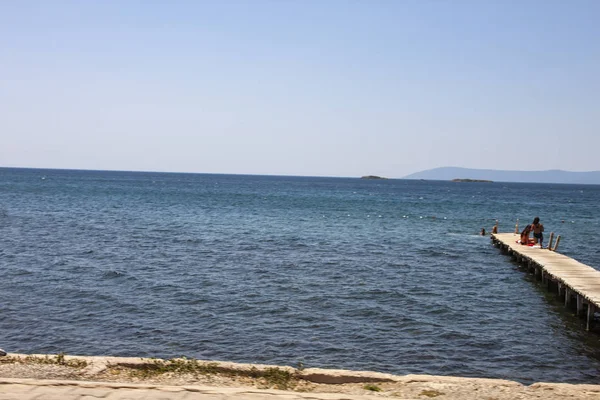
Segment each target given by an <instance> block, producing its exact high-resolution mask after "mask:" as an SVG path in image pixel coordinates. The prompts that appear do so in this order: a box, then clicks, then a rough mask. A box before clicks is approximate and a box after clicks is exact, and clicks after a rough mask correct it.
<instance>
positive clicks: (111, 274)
mask: <svg viewBox="0 0 600 400" xmlns="http://www.w3.org/2000/svg"><path fill="white" fill-rule="evenodd" d="M125 275H126V274H125V272H121V271H116V270H111V271H105V272H104V273H103V274H102V277H103V278H105V279H114V278H120V277H122V276H125Z"/></svg>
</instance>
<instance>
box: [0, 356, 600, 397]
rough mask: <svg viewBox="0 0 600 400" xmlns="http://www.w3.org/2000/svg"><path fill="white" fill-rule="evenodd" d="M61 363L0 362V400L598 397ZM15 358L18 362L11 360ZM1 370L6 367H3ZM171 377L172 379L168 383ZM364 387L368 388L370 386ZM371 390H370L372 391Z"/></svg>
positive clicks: (127, 361) (540, 387)
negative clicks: (251, 378)
mask: <svg viewBox="0 0 600 400" xmlns="http://www.w3.org/2000/svg"><path fill="white" fill-rule="evenodd" d="M27 357H46V359H47V357H56V356H48V355H35V356H34V355H24V354H9V355H8V356H7V357H6V358H5V357H2V358H0V361H2V359H8V358H10V359H12V360H18V359H21V358H22V359H25V358H27ZM64 360H65V361H73V360H79V361H85V363H86V366H85V367H84V368H81V369H80V370H79V372H78V373H77V377H76V379H72V378H71V379H45V378H44V377H43V376H35V375H30V376H15V375H18V374H19V373H18V372H16V373H13V374H12V376H11V373H10V369H8V368H5V367H7V366H10V363H6V362H0V400H8V399H11V400H12V399H19V400H29V399H67V400H68V399H73V400H80V399H81V400H83V399H84V398H91V397H102V398H109V399H117V400H118V399H167V398H168V399H266V398H269V399H278V398H280V399H308V398H311V399H324V400H325V399H332V400H333V399H340V400H341V399H348V400H352V399H373V398H375V397H390V398H396V399H426V398H433V397H436V398H440V399H456V400H458V399H461V400H470V399H473V400H475V399H482V398H485V399H496V400H508V399H515V398H519V399H540V398H543V399H564V398H568V397H571V398H577V399H600V385H573V384H562V383H535V384H532V385H529V386H527V385H523V384H521V383H519V382H515V381H510V380H502V379H485V378H463V377H450V376H431V375H402V376H400V375H392V374H383V373H377V372H368V371H348V370H328V369H318V368H307V369H302V370H298V369H295V368H292V367H281V366H274V365H261V364H238V363H230V362H213V361H200V360H195V361H197V362H199V363H207V364H210V365H211V366H214V367H215V368H216V370H218V371H221V372H216V374H219V373H222V372H223V373H225V372H226V371H229V372H230V373H241V374H243V373H245V372H248V371H254V372H256V371H268V370H269V369H273V368H277V369H279V370H285V371H290V372H293V373H294V376H295V377H296V378H297V379H299V380H305V381H307V382H310V384H309V385H308V386H306V385H305V386H302V387H301V388H297V389H296V390H276V389H272V388H261V387H256V386H252V384H251V383H245V384H237V386H231V384H227V385H225V384H219V382H218V381H210V380H209V381H208V382H209V384H207V383H202V382H198V381H197V380H195V379H194V378H193V377H192V376H190V377H189V378H188V377H183V379H179V380H175V381H174V380H164V381H158V382H150V381H143V380H142V381H140V380H133V379H128V378H127V377H126V376H122V377H121V378H120V379H119V380H118V381H115V380H112V381H107V380H106V379H104V378H105V377H106V376H107V375H106V370H107V369H110V368H114V367H116V366H121V367H126V368H133V369H143V368H145V367H151V366H152V365H154V363H156V361H157V360H156V359H148V358H122V357H79V356H64ZM16 362H18V361H16ZM3 368H4V369H3ZM173 382H175V383H173ZM369 387H370V389H369ZM374 388H375V389H376V391H375V390H374Z"/></svg>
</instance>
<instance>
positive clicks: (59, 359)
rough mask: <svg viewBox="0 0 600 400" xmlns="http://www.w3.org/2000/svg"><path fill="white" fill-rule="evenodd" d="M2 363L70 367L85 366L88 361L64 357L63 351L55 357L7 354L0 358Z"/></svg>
mask: <svg viewBox="0 0 600 400" xmlns="http://www.w3.org/2000/svg"><path fill="white" fill-rule="evenodd" d="M0 362H2V363H20V364H45V365H62V366H65V367H70V368H85V367H87V365H88V363H87V361H85V360H81V359H77V358H70V359H66V357H65V353H58V354H57V355H56V357H50V356H48V355H46V356H43V357H41V356H26V357H18V356H9V357H2V358H0Z"/></svg>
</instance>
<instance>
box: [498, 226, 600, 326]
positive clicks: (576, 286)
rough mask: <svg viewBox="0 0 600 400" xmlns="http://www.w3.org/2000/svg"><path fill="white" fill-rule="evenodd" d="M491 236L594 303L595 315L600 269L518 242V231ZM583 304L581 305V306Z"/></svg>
mask: <svg viewBox="0 0 600 400" xmlns="http://www.w3.org/2000/svg"><path fill="white" fill-rule="evenodd" d="M491 237H492V240H494V241H495V242H497V243H499V244H500V245H502V246H504V248H506V249H507V250H508V251H509V252H510V253H512V254H513V256H516V257H518V259H523V260H525V261H530V262H531V264H530V265H533V266H537V268H540V269H541V270H542V272H543V273H544V274H546V275H548V276H549V277H550V278H551V279H552V280H555V281H557V282H559V283H560V284H561V288H562V287H565V288H566V289H567V290H568V293H570V295H575V296H580V297H581V298H582V299H585V300H586V301H587V303H588V304H590V307H589V310H590V311H588V314H590V313H591V314H592V315H593V313H594V311H595V310H596V309H597V308H599V307H600V271H598V270H596V269H594V268H592V267H590V266H589V265H585V264H583V263H581V262H579V261H577V260H574V259H572V258H570V257H568V256H565V255H564V254H560V253H557V252H555V251H551V250H548V249H535V248H531V247H529V246H523V245H521V244H519V243H517V240H519V235H518V234H514V233H495V234H492V235H491ZM578 298H579V297H578ZM567 301H568V300H567ZM580 307H581V305H580V304H579V305H578V308H580ZM589 318H591V317H590V316H589V315H588V319H589ZM589 322H590V321H588V325H589Z"/></svg>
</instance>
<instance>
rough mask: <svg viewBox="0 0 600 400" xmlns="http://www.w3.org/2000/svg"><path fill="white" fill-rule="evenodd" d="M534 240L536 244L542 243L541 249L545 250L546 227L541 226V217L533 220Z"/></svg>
mask: <svg viewBox="0 0 600 400" xmlns="http://www.w3.org/2000/svg"><path fill="white" fill-rule="evenodd" d="M532 228H533V240H534V241H535V243H538V242H539V243H540V248H544V243H543V242H544V233H543V232H544V225H542V224H540V217H535V218H534V219H533V224H532Z"/></svg>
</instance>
